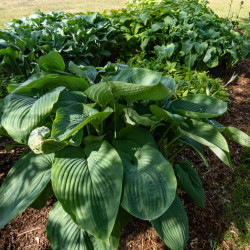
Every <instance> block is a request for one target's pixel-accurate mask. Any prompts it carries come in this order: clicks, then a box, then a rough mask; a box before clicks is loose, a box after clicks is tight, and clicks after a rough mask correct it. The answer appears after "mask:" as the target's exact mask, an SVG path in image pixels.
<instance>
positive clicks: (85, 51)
mask: <svg viewBox="0 0 250 250" xmlns="http://www.w3.org/2000/svg"><path fill="white" fill-rule="evenodd" d="M114 33H115V29H114V28H113V27H112V25H111V23H110V21H109V20H108V19H107V18H104V17H103V16H102V15H100V14H98V13H93V14H89V15H83V14H79V15H74V16H72V15H69V14H66V13H63V12H52V13H48V14H44V13H42V12H36V13H35V14H33V15H31V16H30V17H27V18H22V19H19V20H13V21H12V22H10V23H8V24H7V28H6V29H1V30H0V39H2V43H0V57H1V56H2V57H3V62H2V64H1V66H0V67H1V68H2V70H3V71H5V72H8V73H10V74H11V73H14V74H17V75H18V74H24V75H27V76H29V75H30V74H31V73H34V72H35V70H36V60H37V59H38V58H39V56H41V55H43V54H46V53H48V52H49V51H51V50H54V51H57V52H60V53H61V55H62V56H63V57H64V59H65V60H66V62H69V61H70V60H75V58H77V60H78V63H80V64H83V65H94V66H99V65H100V64H101V62H102V61H103V60H104V58H105V57H107V56H109V55H110V54H111V47H112V45H113V44H114V43H115V40H114ZM1 44H2V46H1ZM1 47H2V49H1Z"/></svg>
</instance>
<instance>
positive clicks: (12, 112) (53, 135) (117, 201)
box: [0, 54, 249, 250]
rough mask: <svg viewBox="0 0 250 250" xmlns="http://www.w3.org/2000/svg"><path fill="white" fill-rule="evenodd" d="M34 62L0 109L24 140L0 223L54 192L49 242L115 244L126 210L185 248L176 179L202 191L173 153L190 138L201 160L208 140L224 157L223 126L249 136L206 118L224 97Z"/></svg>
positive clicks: (142, 73)
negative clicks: (34, 70) (32, 71)
mask: <svg viewBox="0 0 250 250" xmlns="http://www.w3.org/2000/svg"><path fill="white" fill-rule="evenodd" d="M40 64H41V65H40V66H41V68H43V69H44V70H46V71H44V72H40V73H38V74H36V75H34V76H32V77H31V78H30V79H28V80H27V81H26V82H24V83H22V84H20V85H17V86H12V87H11V88H10V89H9V92H10V94H9V95H8V96H7V97H6V98H5V100H4V104H3V107H2V108H1V109H2V117H1V132H5V134H8V135H9V136H11V137H12V138H13V139H14V140H15V141H16V142H17V143H20V144H24V145H28V146H29V147H30V150H28V151H26V152H25V153H24V154H23V155H22V156H21V157H20V159H19V160H18V162H17V163H16V164H15V165H14V166H13V168H12V169H11V170H10V172H9V174H8V176H7V177H6V179H5V181H4V183H3V185H2V187H1V189H0V225H1V227H3V226H4V225H6V224H7V223H8V222H9V221H10V220H12V219H13V218H14V217H15V216H17V215H18V214H19V213H21V212H23V211H24V210H25V209H26V208H27V207H29V206H31V207H35V208H39V207H42V206H44V204H45V203H46V200H47V198H48V196H50V195H51V194H53V193H54V194H55V196H56V198H57V200H58V201H57V202H56V203H55V205H54V207H53V209H52V211H51V212H50V214H49V218H48V222H47V236H48V239H49V241H50V243H51V246H52V249H60V250H61V249H117V248H118V245H119V238H120V231H121V229H122V228H123V227H124V226H125V225H126V224H127V223H128V222H129V221H130V219H131V217H132V216H135V217H137V218H140V219H143V220H149V221H150V222H151V224H152V225H153V227H154V228H155V230H156V231H157V233H158V234H159V235H160V237H161V238H162V240H163V241H164V242H165V243H166V245H167V246H169V247H170V248H171V249H183V248H184V247H185V245H186V243H187V240H188V230H189V229H188V217H187V215H186V213H185V210H184V208H183V205H182V202H181V200H180V198H179V197H178V195H177V193H176V190H177V187H178V186H179V187H181V188H183V189H184V190H185V191H186V192H187V193H188V194H189V195H190V197H192V198H193V199H194V201H195V202H196V203H197V204H198V205H199V206H202V207H203V206H204V205H205V196H204V191H203V188H202V183H201V179H200V177H199V175H198V173H197V172H196V171H195V170H194V168H193V167H192V166H191V165H190V163H189V162H188V161H187V160H186V161H182V162H176V161H175V164H173V162H174V158H175V156H176V155H177V154H178V153H180V152H181V151H182V150H183V149H184V148H185V147H186V146H191V147H193V148H194V149H195V150H196V151H197V152H198V153H199V154H200V156H201V157H202V158H203V160H204V162H205V164H206V165H207V160H206V157H205V155H204V152H203V149H202V145H205V146H207V147H209V148H210V149H211V150H212V151H213V152H214V153H215V154H216V155H217V156H218V157H219V158H220V159H221V160H222V161H223V162H224V163H225V164H227V165H229V166H231V161H230V156H229V150H228V145H227V142H226V140H225V139H224V137H223V136H222V133H224V134H225V135H227V136H228V137H229V138H231V139H233V140H235V141H237V142H239V143H240V144H242V145H244V146H249V137H248V136H247V135H246V134H244V133H243V132H241V131H239V130H237V129H236V128H232V127H223V126H222V125H220V124H218V123H217V122H215V121H213V120H210V118H214V117H217V116H220V115H222V114H223V113H224V112H226V110H227V106H226V103H224V102H222V101H219V100H216V99H214V98H213V97H209V96H206V95H191V96H186V97H185V98H182V99H178V100H175V101H173V102H171V101H169V98H170V97H171V95H172V94H173V92H174V86H175V83H174V80H173V79H171V78H167V77H163V76H162V74H161V73H159V72H154V71H150V70H147V69H141V68H130V67H126V66H124V65H112V64H109V65H107V66H106V67H104V68H100V69H98V70H96V69H95V68H91V67H90V68H87V69H84V70H83V69H81V68H80V67H78V66H77V65H75V64H74V63H71V70H72V75H71V74H65V73H63V70H64V64H63V60H62V59H60V56H59V55H57V60H55V54H53V56H52V54H48V55H46V56H44V57H43V58H42V59H40ZM55 69H56V70H57V71H58V72H60V73H51V72H53V71H54V70H55ZM74 74H77V75H78V77H76V76H74ZM221 132H222V133H221Z"/></svg>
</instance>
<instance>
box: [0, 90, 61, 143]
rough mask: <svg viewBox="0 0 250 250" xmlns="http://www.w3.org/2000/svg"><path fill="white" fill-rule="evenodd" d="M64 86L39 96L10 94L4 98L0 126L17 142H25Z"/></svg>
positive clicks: (45, 115) (43, 118) (47, 113)
mask: <svg viewBox="0 0 250 250" xmlns="http://www.w3.org/2000/svg"><path fill="white" fill-rule="evenodd" d="M62 90H64V87H58V88H56V89H54V90H53V91H51V92H48V93H46V94H45V95H43V96H41V97H31V96H26V95H18V94H10V95H8V96H7V97H6V98H5V104H4V114H3V116H2V121H1V123H2V126H3V127H4V128H5V129H6V131H7V132H8V134H9V135H10V136H11V137H12V138H13V139H14V140H15V141H17V142H19V143H24V144H25V143H27V140H28V137H29V134H30V132H31V131H32V130H33V129H34V128H36V127H38V126H40V125H41V123H42V122H43V121H44V120H45V118H46V117H47V116H48V115H49V113H50V112H51V110H52V108H53V106H54V104H55V103H56V102H57V100H58V98H59V95H60V92H61V91H62Z"/></svg>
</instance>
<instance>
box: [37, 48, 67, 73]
mask: <svg viewBox="0 0 250 250" xmlns="http://www.w3.org/2000/svg"><path fill="white" fill-rule="evenodd" d="M38 64H39V66H40V68H41V69H43V70H45V71H47V72H53V71H54V70H59V71H64V70H65V64H64V61H63V58H62V56H61V55H60V54H59V53H57V52H55V51H50V52H49V54H47V55H43V56H40V58H39V60H38Z"/></svg>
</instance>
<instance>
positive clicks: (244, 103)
mask: <svg viewBox="0 0 250 250" xmlns="http://www.w3.org/2000/svg"><path fill="white" fill-rule="evenodd" d="M234 71H235V72H236V73H237V75H238V77H237V79H236V80H235V81H234V82H233V83H231V84H230V85H229V86H228V93H230V104H229V111H228V113H227V114H225V115H223V116H222V117H221V118H220V119H218V121H219V122H220V123H222V124H223V125H227V126H234V127H236V128H238V129H241V130H242V131H244V132H246V133H249V117H250V115H249V113H250V110H249V104H250V93H249V92H250V59H247V60H245V61H243V62H241V63H239V64H238V65H237V66H236V67H235V68H234V69H232V70H230V71H229V70H227V69H225V68H217V69H216V70H213V71H211V74H212V75H213V76H214V77H220V78H221V79H222V80H223V83H222V84H226V83H227V81H228V80H229V79H230V78H231V76H232V74H233V72H234ZM11 143H12V141H11V140H10V139H8V138H1V139H0V185H1V184H2V182H3V180H4V178H5V177H6V175H7V173H8V171H9V169H10V168H11V166H12V165H13V164H14V163H15V161H16V160H17V159H18V157H19V156H20V154H21V153H22V152H23V150H24V149H20V148H14V149H13V150H11V151H10V152H9V153H6V151H5V148H4V147H5V146H6V145H8V144H11ZM229 148H230V151H231V157H232V162H233V164H234V167H235V168H236V169H237V168H239V166H240V164H241V155H242V153H243V151H244V149H243V148H242V147H240V146H239V145H237V144H236V143H233V142H230V141H229ZM205 153H206V155H207V159H208V161H209V168H207V167H205V165H204V163H203V162H202V160H201V159H200V157H199V156H197V154H196V153H195V152H194V151H192V150H190V149H186V150H185V151H184V152H183V154H182V155H181V156H180V159H185V158H186V159H188V160H189V161H190V162H191V163H192V165H193V167H194V168H195V169H196V170H197V171H198V172H199V174H200V177H201V179H202V181H203V187H204V190H205V194H206V207H205V208H200V207H198V206H197V205H196V204H195V203H194V202H193V201H192V200H191V199H190V198H189V197H188V196H187V195H186V194H185V193H184V192H182V191H180V192H179V195H180V197H181V199H182V201H183V203H184V206H185V209H186V212H187V214H188V217H189V224H190V237H189V241H188V244H187V247H186V249H187V250H190V249H204V250H208V249H212V248H213V246H214V243H215V242H219V244H221V247H220V249H233V248H231V247H230V246H228V245H227V244H226V242H223V236H224V233H225V232H226V231H227V229H228V227H229V226H230V223H228V222H227V218H226V216H225V203H226V202H227V201H228V200H230V198H231V195H232V190H231V189H230V186H231V185H232V183H233V182H234V173H233V171H232V170H231V169H230V168H229V167H227V166H225V165H224V164H223V163H222V162H220V160H218V159H217V158H216V156H215V155H214V154H213V153H212V152H211V151H209V150H207V149H206V150H205ZM54 200H55V199H53V198H51V199H50V200H49V201H48V202H47V206H46V207H44V208H43V209H42V210H40V211H39V210H35V209H32V208H28V209H27V210H26V211H24V212H23V213H22V214H20V215H19V216H17V217H16V218H15V219H13V220H12V221H11V222H10V223H8V224H7V225H6V226H5V227H4V228H2V229H1V230H0V249H3V250H5V249H35V250H36V249H51V248H50V244H49V242H48V240H47V237H46V231H45V225H46V220H47V217H48V213H49V211H50V210H51V208H52V205H53V202H54ZM119 249H120V250H126V249H133V250H137V249H138V250H142V249H145V250H149V249H154V250H156V249H168V248H167V247H166V246H165V244H164V243H163V242H162V241H161V239H160V238H159V236H158V235H157V233H156V232H155V230H154V229H153V228H152V226H151V224H150V223H149V222H147V221H142V220H139V219H136V218H134V219H133V220H132V221H131V222H130V223H129V224H128V225H127V226H126V227H125V228H124V229H123V231H122V235H121V241H120V247H119Z"/></svg>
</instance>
